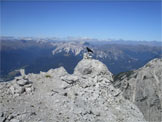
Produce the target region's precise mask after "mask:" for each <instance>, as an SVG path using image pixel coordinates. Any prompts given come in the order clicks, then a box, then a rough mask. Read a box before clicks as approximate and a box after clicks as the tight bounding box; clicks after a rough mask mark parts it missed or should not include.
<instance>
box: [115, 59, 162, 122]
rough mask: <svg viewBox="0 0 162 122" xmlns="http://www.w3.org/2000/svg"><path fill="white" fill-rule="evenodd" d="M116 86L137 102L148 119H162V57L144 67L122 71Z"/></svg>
mask: <svg viewBox="0 0 162 122" xmlns="http://www.w3.org/2000/svg"><path fill="white" fill-rule="evenodd" d="M114 86H115V87H116V88H120V89H121V90H122V92H123V96H124V97H125V98H126V99H128V100H130V101H132V102H133V103H135V104H136V105H137V106H138V107H139V109H140V110H141V111H142V113H143V114H144V117H145V118H146V120H148V121H156V122H161V121H162V59H154V60H152V61H150V62H149V63H147V64H146V65H144V66H143V67H142V68H140V69H138V70H135V71H130V72H126V73H121V74H119V75H117V76H116V77H115V78H114Z"/></svg>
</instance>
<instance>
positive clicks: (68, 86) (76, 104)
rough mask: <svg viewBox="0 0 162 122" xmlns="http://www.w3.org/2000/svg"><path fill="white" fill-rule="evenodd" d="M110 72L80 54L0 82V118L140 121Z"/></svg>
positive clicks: (3, 121)
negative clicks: (69, 64)
mask: <svg viewBox="0 0 162 122" xmlns="http://www.w3.org/2000/svg"><path fill="white" fill-rule="evenodd" d="M112 82H113V78H112V74H111V72H110V71H109V70H108V69H107V67H106V66H105V65H104V64H103V63H101V62H100V61H98V60H94V59H91V58H90V57H88V56H84V58H83V60H81V61H80V62H79V63H78V65H77V66H76V67H75V70H74V73H73V74H72V75H71V74H68V73H67V72H66V71H65V69H64V68H63V67H60V68H58V69H51V70H49V71H48V72H40V74H28V75H22V76H19V77H16V78H15V79H14V80H12V81H10V82H2V83H0V122H144V121H145V119H144V117H143V115H142V113H141V112H140V110H139V109H138V108H137V107H136V105H134V104H133V103H131V102H129V101H128V100H126V99H125V98H124V97H123V96H122V94H121V91H120V90H119V89H116V88H114V86H113V84H112Z"/></svg>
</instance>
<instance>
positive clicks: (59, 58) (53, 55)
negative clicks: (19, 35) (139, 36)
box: [0, 38, 162, 80]
mask: <svg viewBox="0 0 162 122" xmlns="http://www.w3.org/2000/svg"><path fill="white" fill-rule="evenodd" d="M86 47H89V48H91V49H92V50H93V51H94V54H93V58H95V59H98V60H100V61H102V62H103V63H105V64H106V65H107V66H108V67H109V70H110V71H111V72H112V73H113V74H118V73H120V72H125V71H129V70H133V69H137V68H139V67H141V66H143V65H144V64H146V63H147V62H148V61H150V60H152V59H154V58H159V57H162V43H161V42H157V41H153V42H146V41H123V40H118V41H99V40H90V39H84V40H83V39H82V40H78V41H76V40H73V41H61V40H57V39H53V40H52V39H32V38H24V39H15V38H1V47H0V54H1V70H0V74H1V78H2V79H3V80H9V79H11V78H13V77H14V76H15V75H18V72H17V71H16V70H17V69H20V68H25V70H26V73H31V72H33V73H39V72H40V71H47V70H49V69H50V68H57V67H60V66H64V67H65V69H66V70H67V71H68V72H69V73H73V70H74V67H75V66H76V64H77V63H78V62H79V61H80V60H81V59H82V56H83V53H84V52H86ZM2 79H1V80H2Z"/></svg>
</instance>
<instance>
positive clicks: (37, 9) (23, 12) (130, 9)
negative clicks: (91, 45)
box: [1, 1, 161, 41]
mask: <svg viewBox="0 0 162 122" xmlns="http://www.w3.org/2000/svg"><path fill="white" fill-rule="evenodd" d="M1 13H2V15H1V24H2V27H1V35H2V36H19V37H21V36H29V37H32V36H33V37H61V38H63V37H68V36H72V37H89V38H98V39H108V38H112V39H125V40H147V41H152V40H157V41H160V40H161V2H153V1H152V2H146V1H145V2H128V1H127V2H112V1H111V2H110V1H109V2H108V1H107V2H106V1H105V2H104V1H102V2H56V1H55V2H52V1H51V2H50V1H48V2H45V1H44V2H43V1H42V2H40V1H39V2H38V1H37V2H20V1H17V2H16V1H15V2H1Z"/></svg>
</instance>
